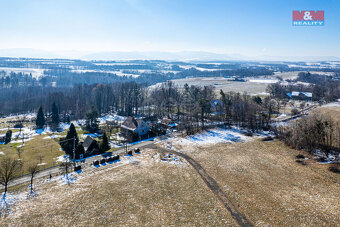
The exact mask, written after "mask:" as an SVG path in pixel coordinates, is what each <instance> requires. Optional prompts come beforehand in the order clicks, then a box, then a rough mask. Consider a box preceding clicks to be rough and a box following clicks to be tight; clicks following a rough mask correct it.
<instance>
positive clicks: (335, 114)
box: [313, 106, 340, 124]
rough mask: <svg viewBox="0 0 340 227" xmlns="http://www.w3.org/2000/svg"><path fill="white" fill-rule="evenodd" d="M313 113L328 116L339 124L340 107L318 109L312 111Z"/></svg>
mask: <svg viewBox="0 0 340 227" xmlns="http://www.w3.org/2000/svg"><path fill="white" fill-rule="evenodd" d="M313 112H314V113H319V114H323V115H328V116H330V117H331V118H332V119H333V120H334V121H335V122H337V123H339V124H340V106H332V107H319V108H317V109H315V110H313Z"/></svg>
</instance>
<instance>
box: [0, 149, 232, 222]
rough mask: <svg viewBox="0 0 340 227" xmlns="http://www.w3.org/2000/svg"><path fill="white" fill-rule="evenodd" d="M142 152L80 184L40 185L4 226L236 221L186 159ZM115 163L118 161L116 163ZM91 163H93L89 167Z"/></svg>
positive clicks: (89, 177)
mask: <svg viewBox="0 0 340 227" xmlns="http://www.w3.org/2000/svg"><path fill="white" fill-rule="evenodd" d="M154 154H155V152H152V151H150V152H147V153H145V151H143V153H142V155H141V156H143V157H140V156H139V158H138V159H139V160H138V161H137V162H135V163H134V164H128V165H125V166H122V167H119V168H115V169H111V170H109V169H108V168H110V167H109V166H107V167H100V168H99V169H96V170H93V172H91V173H87V174H86V176H85V173H82V174H80V175H79V177H78V180H77V182H76V183H72V184H71V185H60V184H57V183H56V182H55V181H54V182H53V181H52V182H50V183H45V184H41V185H40V186H38V187H37V192H38V196H37V197H35V198H33V199H30V200H24V201H22V202H19V203H18V204H17V205H15V206H14V207H12V211H13V212H14V213H13V214H11V215H9V216H8V217H6V218H4V219H2V220H1V219H0V223H1V222H2V225H12V224H15V225H18V226H21V225H48V226H51V225H53V226H54V225H57V226H70V225H77V226H88V225H90V226H94V225H96V226H234V225H235V222H234V220H233V219H232V218H231V217H230V215H229V213H227V212H226V211H225V209H224V208H223V206H222V205H221V204H220V203H219V201H218V200H217V199H216V198H215V197H214V194H213V193H212V192H211V191H209V190H207V187H206V186H205V184H204V183H203V181H202V180H201V179H200V177H199V176H198V175H197V174H196V173H195V171H194V170H193V169H192V168H191V167H190V166H189V165H187V164H182V165H180V166H177V165H173V164H168V163H163V162H155V161H153V160H152V156H154ZM113 165H115V164H113ZM91 168H93V167H91Z"/></svg>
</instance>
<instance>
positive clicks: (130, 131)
mask: <svg viewBox="0 0 340 227" xmlns="http://www.w3.org/2000/svg"><path fill="white" fill-rule="evenodd" d="M149 130H150V126H149V125H148V124H147V123H145V122H144V120H143V119H137V120H136V119H135V118H134V117H127V118H126V119H125V121H124V122H123V124H122V125H121V130H120V131H121V134H122V136H124V137H125V138H126V139H127V140H128V142H134V141H138V140H141V139H144V138H147V137H148V133H149Z"/></svg>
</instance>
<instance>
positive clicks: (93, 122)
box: [86, 106, 99, 133]
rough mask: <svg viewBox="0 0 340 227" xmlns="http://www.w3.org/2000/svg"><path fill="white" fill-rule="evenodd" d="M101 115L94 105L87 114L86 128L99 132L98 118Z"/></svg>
mask: <svg viewBox="0 0 340 227" xmlns="http://www.w3.org/2000/svg"><path fill="white" fill-rule="evenodd" d="M98 117H99V114H98V110H97V109H96V108H95V107H94V106H92V109H91V111H90V112H88V113H87V114H86V130H87V131H89V132H92V133H94V132H98V130H99V127H98V120H97V118H98Z"/></svg>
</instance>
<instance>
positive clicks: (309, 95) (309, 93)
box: [301, 92, 313, 98]
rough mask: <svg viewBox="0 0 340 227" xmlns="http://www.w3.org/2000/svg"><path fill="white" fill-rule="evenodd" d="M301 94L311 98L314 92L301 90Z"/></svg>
mask: <svg viewBox="0 0 340 227" xmlns="http://www.w3.org/2000/svg"><path fill="white" fill-rule="evenodd" d="M301 94H303V95H305V96H306V97H309V98H311V97H312V96H313V94H312V93H311V92H301Z"/></svg>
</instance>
